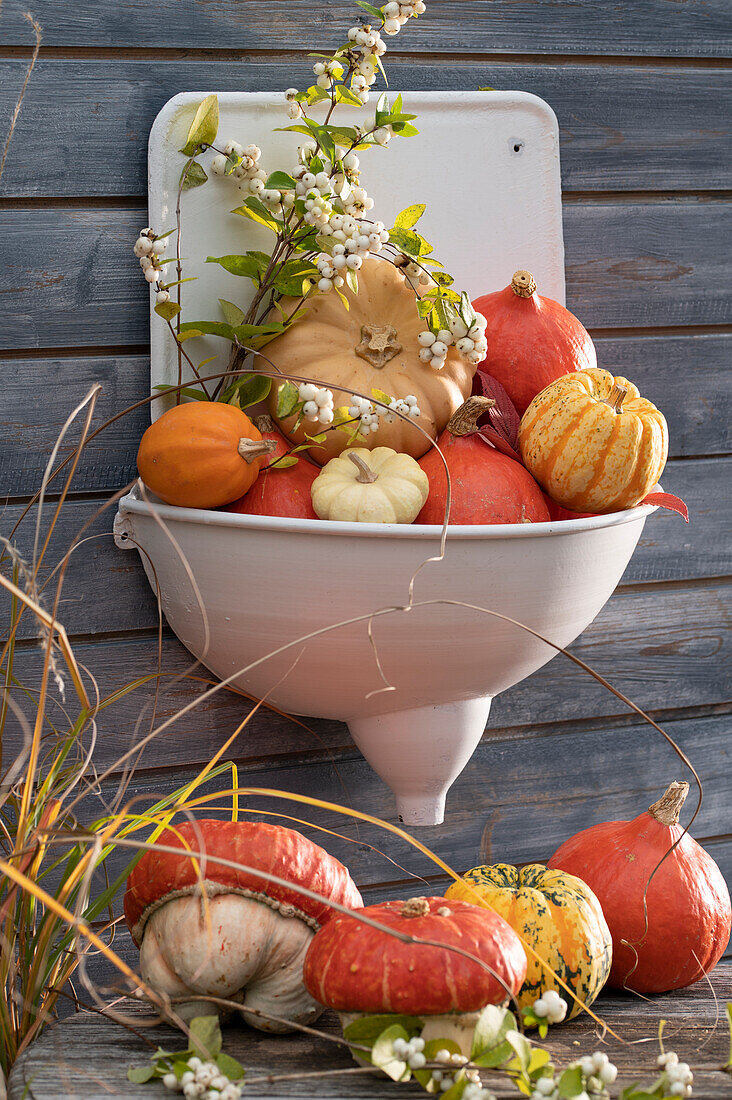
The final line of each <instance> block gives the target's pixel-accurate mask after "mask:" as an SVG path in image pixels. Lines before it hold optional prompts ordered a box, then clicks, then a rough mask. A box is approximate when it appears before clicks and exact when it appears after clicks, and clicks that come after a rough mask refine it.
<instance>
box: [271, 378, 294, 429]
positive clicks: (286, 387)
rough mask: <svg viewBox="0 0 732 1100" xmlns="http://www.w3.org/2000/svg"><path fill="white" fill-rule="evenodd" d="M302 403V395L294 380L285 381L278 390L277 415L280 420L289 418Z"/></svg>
mask: <svg viewBox="0 0 732 1100" xmlns="http://www.w3.org/2000/svg"><path fill="white" fill-rule="evenodd" d="M299 404H300V395H299V393H298V392H297V386H295V385H294V384H293V383H292V382H284V383H283V384H282V385H281V386H280V388H279V390H278V391H277V407H276V410H275V415H276V417H277V419H278V420H287V418H288V417H289V416H292V414H293V413H294V412H295V410H296V409H297V407H298V405H299Z"/></svg>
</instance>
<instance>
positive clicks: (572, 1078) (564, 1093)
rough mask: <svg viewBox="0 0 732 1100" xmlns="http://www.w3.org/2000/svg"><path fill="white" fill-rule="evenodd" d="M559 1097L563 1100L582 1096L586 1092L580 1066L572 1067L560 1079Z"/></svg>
mask: <svg viewBox="0 0 732 1100" xmlns="http://www.w3.org/2000/svg"><path fill="white" fill-rule="evenodd" d="M558 1084H559V1095H560V1096H561V1097H563V1098H565V1097H566V1098H572V1097H578V1096H581V1095H582V1094H583V1093H584V1091H585V1086H584V1077H583V1075H582V1069H581V1067H580V1066H570V1067H569V1068H568V1069H565V1071H564V1073H563V1074H562V1076H561V1077H560V1078H559V1082H558Z"/></svg>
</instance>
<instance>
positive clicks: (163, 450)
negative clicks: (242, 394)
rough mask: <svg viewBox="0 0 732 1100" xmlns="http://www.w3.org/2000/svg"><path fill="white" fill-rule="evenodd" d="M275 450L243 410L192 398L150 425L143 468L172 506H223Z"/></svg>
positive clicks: (145, 477)
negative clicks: (192, 399)
mask: <svg viewBox="0 0 732 1100" xmlns="http://www.w3.org/2000/svg"><path fill="white" fill-rule="evenodd" d="M272 448H273V444H272V443H271V442H269V441H266V440H263V439H262V434H261V432H260V431H259V430H258V429H257V428H255V427H254V425H253V424H252V422H251V420H250V419H249V417H248V416H247V414H246V413H245V412H242V410H241V409H237V408H235V407H234V405H225V404H223V403H222V402H221V401H190V402H186V404H184V405H176V406H174V408H172V409H169V410H168V412H166V413H163V415H162V416H161V417H159V419H158V420H156V421H155V422H154V423H153V424H151V425H150V427H149V428H148V429H147V431H146V432H145V434H144V435H143V437H142V440H141V442H140V449H139V450H138V452H137V469H138V471H139V473H140V477H141V478H142V480H143V481H144V482H145V484H146V485H147V487H148V489H151V490H152V492H153V493H155V494H156V495H157V496H159V497H160V499H161V500H164V501H165V503H166V504H175V505H177V506H178V507H181V508H220V507H221V505H222V504H228V503H229V502H230V501H232V500H236V498H237V497H240V496H243V495H244V493H246V491H247V490H248V489H250V488H251V486H252V485H253V484H254V482H255V481H256V480H257V477H258V476H259V471H260V468H261V467H262V465H263V464H264V462H265V461H266V458H267V455H268V454H269V452H270V451H271V450H272Z"/></svg>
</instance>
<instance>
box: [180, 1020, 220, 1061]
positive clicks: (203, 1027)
mask: <svg viewBox="0 0 732 1100" xmlns="http://www.w3.org/2000/svg"><path fill="white" fill-rule="evenodd" d="M188 1028H189V1030H190V1033H191V1050H195V1052H196V1054H198V1055H199V1057H201V1058H206V1059H210V1058H215V1057H216V1056H217V1055H218V1054H220V1053H221V1028H220V1026H219V1018H218V1016H194V1018H193V1019H192V1020H191V1022H190V1023H189V1025H188Z"/></svg>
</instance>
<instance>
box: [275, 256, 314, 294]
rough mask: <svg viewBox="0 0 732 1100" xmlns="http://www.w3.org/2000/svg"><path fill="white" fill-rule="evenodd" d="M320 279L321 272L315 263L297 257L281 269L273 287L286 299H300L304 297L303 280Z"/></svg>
mask: <svg viewBox="0 0 732 1100" xmlns="http://www.w3.org/2000/svg"><path fill="white" fill-rule="evenodd" d="M319 278H320V272H319V271H318V269H317V267H316V266H315V264H314V263H311V262H310V260H306V259H305V258H304V257H301V256H295V257H294V259H292V260H288V261H287V263H286V264H284V265H283V266H282V267H281V268H280V270H279V271H278V272H277V276H276V278H275V279H274V281H273V284H272V285H273V286H274V288H275V290H276V291H278V292H279V293H280V294H284V295H285V297H286V298H299V297H301V295H302V283H303V279H313V280H316V281H317V280H318V279H319Z"/></svg>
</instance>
